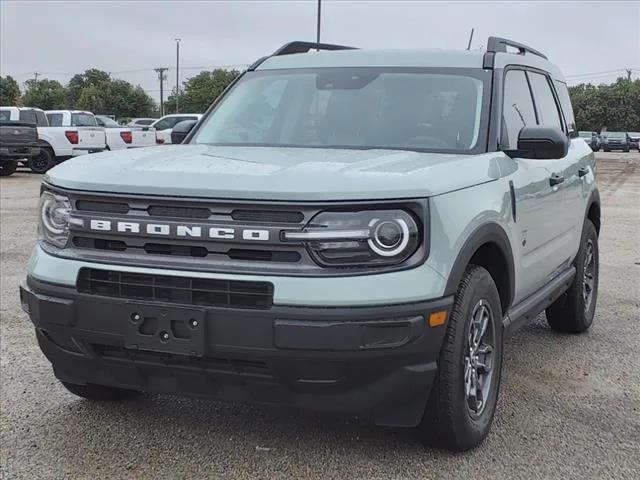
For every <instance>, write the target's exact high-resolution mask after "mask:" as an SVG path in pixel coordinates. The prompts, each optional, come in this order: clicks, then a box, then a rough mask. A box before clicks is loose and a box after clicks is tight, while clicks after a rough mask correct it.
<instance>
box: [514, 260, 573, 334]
mask: <svg viewBox="0 0 640 480" xmlns="http://www.w3.org/2000/svg"><path fill="white" fill-rule="evenodd" d="M575 274H576V268H575V267H574V266H571V267H569V268H568V269H567V270H565V271H564V272H562V273H560V274H559V275H558V276H556V277H555V278H554V279H553V280H551V281H550V282H548V283H546V284H545V285H544V286H543V287H542V288H541V289H540V290H538V291H537V292H535V293H533V294H532V295H530V296H528V297H527V298H525V299H524V300H522V301H521V302H520V303H518V304H517V305H514V306H513V307H511V308H510V309H509V311H508V313H507V315H505V316H504V319H503V326H504V334H505V336H510V335H512V334H513V333H514V332H515V331H516V330H518V329H519V328H520V327H522V326H524V325H526V324H527V323H528V322H530V321H531V320H533V319H534V318H536V316H537V315H538V314H539V313H540V312H542V311H543V310H544V309H545V308H547V307H548V306H549V305H551V304H552V303H553V302H555V301H556V300H557V299H558V298H559V297H560V296H561V295H562V294H563V293H564V292H566V291H567V290H568V289H569V287H570V286H571V283H572V282H573V278H574V277H575Z"/></svg>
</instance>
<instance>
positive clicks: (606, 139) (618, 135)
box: [601, 132, 630, 152]
mask: <svg viewBox="0 0 640 480" xmlns="http://www.w3.org/2000/svg"><path fill="white" fill-rule="evenodd" d="M601 135H602V150H604V151H605V152H610V151H611V150H622V151H623V152H628V151H629V149H630V144H629V136H628V135H627V132H602V134H601Z"/></svg>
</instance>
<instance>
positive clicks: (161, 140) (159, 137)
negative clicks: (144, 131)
mask: <svg viewBox="0 0 640 480" xmlns="http://www.w3.org/2000/svg"><path fill="white" fill-rule="evenodd" d="M201 118H202V114H200V113H172V114H171V115H165V116H164V117H162V118H159V119H158V120H156V121H155V122H153V123H152V124H151V125H149V128H154V129H155V130H156V143H157V144H158V145H167V144H169V143H171V131H172V130H173V127H174V126H175V125H176V124H177V123H180V122H182V121H183V120H200V119H201Z"/></svg>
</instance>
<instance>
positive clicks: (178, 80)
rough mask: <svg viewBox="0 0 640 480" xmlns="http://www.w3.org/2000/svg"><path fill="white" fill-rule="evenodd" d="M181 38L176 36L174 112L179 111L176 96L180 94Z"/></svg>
mask: <svg viewBox="0 0 640 480" xmlns="http://www.w3.org/2000/svg"><path fill="white" fill-rule="evenodd" d="M181 40H182V39H181V38H176V39H175V41H176V113H180V108H179V105H178V97H179V96H180V41H181Z"/></svg>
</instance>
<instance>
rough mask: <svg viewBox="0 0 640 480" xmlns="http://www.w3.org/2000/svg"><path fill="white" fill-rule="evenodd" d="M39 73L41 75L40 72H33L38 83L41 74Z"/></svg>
mask: <svg viewBox="0 0 640 480" xmlns="http://www.w3.org/2000/svg"><path fill="white" fill-rule="evenodd" d="M39 75H40V74H39V73H38V72H33V76H34V77H35V81H36V83H38V76H39Z"/></svg>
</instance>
